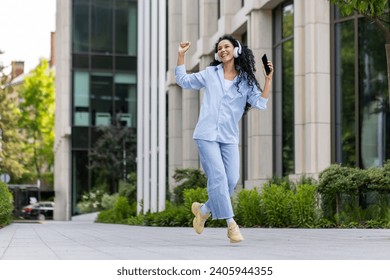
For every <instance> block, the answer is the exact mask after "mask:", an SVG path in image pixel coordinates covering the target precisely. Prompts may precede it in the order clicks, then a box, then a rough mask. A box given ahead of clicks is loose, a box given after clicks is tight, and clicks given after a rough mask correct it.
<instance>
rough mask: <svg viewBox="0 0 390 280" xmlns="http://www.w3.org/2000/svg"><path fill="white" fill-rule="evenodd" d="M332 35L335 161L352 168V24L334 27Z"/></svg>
mask: <svg viewBox="0 0 390 280" xmlns="http://www.w3.org/2000/svg"><path fill="white" fill-rule="evenodd" d="M335 35H336V37H337V38H338V39H337V41H338V44H336V49H335V86H336V92H337V94H336V102H335V109H336V110H335V112H336V116H335V126H336V127H335V131H336V135H335V137H336V151H337V153H336V154H337V156H336V161H337V162H339V163H343V164H346V165H349V166H355V164H356V156H355V155H356V153H355V152H356V150H355V148H356V143H355V142H356V138H355V134H356V132H355V75H354V72H355V46H354V29H353V21H346V22H342V23H339V24H337V25H336V28H335Z"/></svg>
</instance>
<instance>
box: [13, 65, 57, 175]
mask: <svg viewBox="0 0 390 280" xmlns="http://www.w3.org/2000/svg"><path fill="white" fill-rule="evenodd" d="M19 96H20V100H21V101H20V105H19V108H20V111H21V118H20V121H19V126H20V128H21V129H22V133H23V136H24V139H25V153H26V154H28V155H31V162H29V164H30V166H31V167H33V168H34V169H35V170H34V171H35V172H36V174H37V176H38V178H39V177H40V174H42V173H43V172H44V171H47V170H50V169H51V168H52V166H53V162H54V152H53V146H54V110H55V87H54V73H53V71H52V70H50V69H49V63H48V61H47V60H45V59H43V60H41V61H40V63H39V65H38V66H37V67H36V68H35V69H34V70H33V71H31V73H30V75H28V76H27V77H26V79H25V81H24V84H23V86H22V88H21V90H20V92H19Z"/></svg>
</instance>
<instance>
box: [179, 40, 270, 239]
mask: <svg viewBox="0 0 390 280" xmlns="http://www.w3.org/2000/svg"><path fill="white" fill-rule="evenodd" d="M190 46H191V43H190V42H181V43H180V46H179V50H178V58H177V66H176V68H175V78H176V82H177V83H178V84H179V85H180V86H181V87H182V88H186V89H201V88H205V94H204V97H203V102H202V106H201V109H200V114H199V120H198V123H197V125H196V128H195V131H194V135H193V138H194V139H195V141H196V143H197V146H198V152H199V158H200V161H201V164H202V167H203V169H204V171H205V173H206V176H207V192H208V201H207V202H205V203H204V204H200V203H199V202H194V203H193V204H192V209H191V210H192V213H193V214H194V215H195V218H194V220H193V227H194V229H195V231H196V232H197V233H198V234H200V233H202V232H203V229H204V224H205V222H206V220H207V219H208V218H209V217H210V216H211V215H212V218H213V219H225V220H226V223H227V227H228V237H229V239H230V242H232V243H235V242H240V241H242V240H244V238H243V236H242V235H241V233H240V230H239V227H238V226H237V223H236V222H235V221H234V218H233V217H234V213H233V208H232V204H231V196H232V194H233V191H234V189H235V187H236V184H237V182H238V179H239V164H240V160H239V150H238V142H239V128H238V123H239V121H240V119H241V117H242V115H243V114H244V112H245V111H246V110H247V109H248V107H253V108H257V109H260V110H261V109H265V108H266V104H267V100H268V96H269V91H270V87H271V82H272V75H273V66H272V63H271V62H270V61H268V66H269V67H270V69H271V72H270V73H269V75H267V74H266V73H265V71H264V67H263V72H264V75H265V86H264V90H263V91H261V90H260V85H259V83H258V81H257V80H256V77H255V75H254V72H255V71H256V68H255V61H254V56H253V53H252V51H251V50H250V49H249V48H247V47H246V46H241V44H240V42H239V41H237V40H235V39H234V38H233V37H232V36H230V35H225V36H223V37H221V38H219V40H218V42H217V43H216V45H215V59H214V61H213V62H212V63H211V65H210V66H209V67H207V68H206V69H205V70H203V71H200V72H198V73H193V74H187V73H186V69H185V66H184V55H185V53H186V52H187V51H188V49H189V48H190Z"/></svg>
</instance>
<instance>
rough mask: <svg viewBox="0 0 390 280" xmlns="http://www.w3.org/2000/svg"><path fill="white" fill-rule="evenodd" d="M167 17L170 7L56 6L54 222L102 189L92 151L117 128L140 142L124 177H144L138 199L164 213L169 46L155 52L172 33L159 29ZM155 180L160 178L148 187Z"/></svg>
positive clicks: (85, 2) (79, 0)
mask: <svg viewBox="0 0 390 280" xmlns="http://www.w3.org/2000/svg"><path fill="white" fill-rule="evenodd" d="M160 11H163V13H161V12H160ZM165 11H166V5H165V1H159V2H158V3H157V2H155V1H141V2H139V3H138V1H136V0H65V1H64V0H59V1H57V24H56V25H57V32H56V36H57V41H58V47H57V48H56V58H57V79H56V92H57V94H56V131H55V134H56V141H55V148H54V149H55V192H56V196H55V201H56V211H55V219H57V220H69V219H70V218H71V216H72V215H75V214H77V213H78V208H77V203H78V202H79V201H80V199H81V197H82V195H83V194H84V193H86V192H88V191H90V190H91V189H93V188H95V187H96V186H97V185H98V184H99V180H101V179H102V178H101V177H102V175H101V174H99V173H98V172H94V171H93V170H92V169H91V168H90V166H91V152H92V151H93V149H94V146H95V144H96V143H97V141H98V140H99V139H100V138H101V136H102V130H101V128H102V127H108V126H111V125H113V124H114V125H118V124H120V126H122V127H124V128H126V129H127V130H129V131H130V132H131V134H132V135H133V138H132V139H135V140H134V141H133V142H126V143H124V144H123V154H126V152H128V151H129V150H130V151H131V150H133V151H138V153H137V154H134V159H135V158H136V160H137V162H134V164H133V165H134V168H133V169H131V168H130V169H129V164H127V166H126V164H125V163H126V161H127V158H125V156H123V157H124V160H123V161H124V166H123V167H122V166H121V167H120V169H122V168H123V169H124V171H123V172H124V174H123V178H124V179H125V178H126V172H127V173H128V172H138V176H137V177H138V181H139V185H140V186H142V185H143V184H145V185H147V187H140V189H139V190H138V192H137V193H138V196H139V197H138V200H139V201H143V204H144V205H145V208H146V210H145V211H147V210H149V209H151V210H152V211H157V210H161V209H162V208H163V207H164V205H165V204H164V203H165V172H158V170H165V165H164V164H165V150H166V149H165V148H164V147H160V146H159V145H165V137H159V135H165V129H159V130H157V129H156V128H157V127H165V118H160V115H159V114H163V115H164V114H165V113H164V112H165V110H158V106H160V103H161V105H162V107H163V108H165V105H164V104H165V103H164V102H165V90H164V91H161V90H159V88H162V89H164V88H165V87H164V82H165V72H166V71H165V70H166V67H165V57H166V55H165V47H163V48H160V50H159V49H158V48H156V47H155V46H158V45H161V44H162V45H163V46H165V34H166V32H165V29H161V30H159V29H158V28H164V27H165ZM138 21H141V24H139V23H138ZM159 80H161V81H162V82H160V83H159V82H158V81H159ZM157 94H160V96H162V97H164V100H162V98H161V97H160V98H159V99H158V98H155V96H157ZM159 120H160V121H159ZM144 139H152V140H147V141H146V140H145V141H144ZM156 139H160V141H159V140H156ZM159 148H160V149H159ZM162 159H164V162H163V161H162ZM135 166H137V167H135ZM108 168H116V167H114V166H112V167H108ZM126 168H127V169H128V170H126ZM137 168H138V170H137ZM152 175H153V176H154V177H153V178H156V176H159V177H158V179H157V180H154V179H151V180H149V179H148V178H149V177H151V176H152ZM143 178H145V179H143ZM143 182H144V183H143ZM161 182H163V183H161ZM161 186H163V187H161ZM159 197H164V203H157V201H158V199H159ZM150 201H152V202H150Z"/></svg>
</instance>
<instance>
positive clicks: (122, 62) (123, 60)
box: [115, 56, 137, 71]
mask: <svg viewBox="0 0 390 280" xmlns="http://www.w3.org/2000/svg"><path fill="white" fill-rule="evenodd" d="M115 69H117V70H127V71H137V57H134V56H117V57H115Z"/></svg>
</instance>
